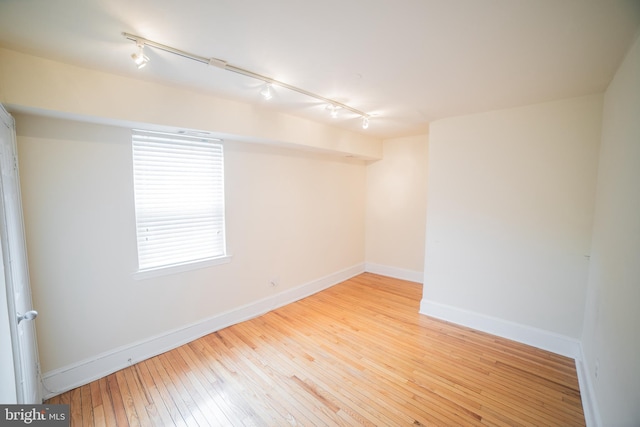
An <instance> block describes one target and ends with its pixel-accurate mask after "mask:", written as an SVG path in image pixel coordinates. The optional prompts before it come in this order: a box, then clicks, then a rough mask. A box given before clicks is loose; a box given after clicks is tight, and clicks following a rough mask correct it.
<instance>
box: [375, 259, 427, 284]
mask: <svg viewBox="0 0 640 427" xmlns="http://www.w3.org/2000/svg"><path fill="white" fill-rule="evenodd" d="M364 269H365V271H366V272H368V273H374V274H379V275H381V276H388V277H393V278H395V279H401V280H408V281H410V282H417V283H422V280H423V279H424V273H423V272H422V271H415V270H407V269H404V268H398V267H392V266H390V265H382V264H374V263H372V262H367V263H365V267H364Z"/></svg>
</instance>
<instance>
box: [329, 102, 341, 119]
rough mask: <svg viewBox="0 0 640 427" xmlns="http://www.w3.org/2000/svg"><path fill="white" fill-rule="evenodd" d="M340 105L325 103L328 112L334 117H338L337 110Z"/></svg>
mask: <svg viewBox="0 0 640 427" xmlns="http://www.w3.org/2000/svg"><path fill="white" fill-rule="evenodd" d="M339 109H340V107H339V106H338V105H333V104H329V105H327V110H329V114H331V118H333V119H335V118H337V117H338V110H339Z"/></svg>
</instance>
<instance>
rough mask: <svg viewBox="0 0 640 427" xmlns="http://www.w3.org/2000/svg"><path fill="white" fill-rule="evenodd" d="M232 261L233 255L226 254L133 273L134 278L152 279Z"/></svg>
mask: <svg viewBox="0 0 640 427" xmlns="http://www.w3.org/2000/svg"><path fill="white" fill-rule="evenodd" d="M230 262H231V255H224V256H220V257H217V258H209V259H205V260H202V261H195V262H185V263H183V264H175V265H168V266H163V267H155V268H148V269H146V270H138V271H136V272H135V273H133V278H134V280H144V279H150V278H152V277H160V276H168V275H170V274H177V273H183V272H185V271H191V270H198V269H200V268H207V267H212V266H214V265H220V264H228V263H230Z"/></svg>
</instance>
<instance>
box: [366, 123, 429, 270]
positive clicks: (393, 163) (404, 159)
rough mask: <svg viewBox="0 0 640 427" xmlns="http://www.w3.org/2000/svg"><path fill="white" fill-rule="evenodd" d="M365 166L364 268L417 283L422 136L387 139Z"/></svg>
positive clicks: (423, 201) (423, 199) (423, 184)
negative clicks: (379, 155)
mask: <svg viewBox="0 0 640 427" xmlns="http://www.w3.org/2000/svg"><path fill="white" fill-rule="evenodd" d="M382 150H383V158H382V160H378V161H375V162H372V163H370V164H369V165H368V166H367V209H366V211H367V214H366V218H367V222H366V260H367V269H368V270H371V271H376V272H377V271H379V272H381V273H383V274H384V273H386V274H389V275H397V276H403V278H407V279H412V280H415V281H422V274H423V266H424V230H425V223H426V221H425V215H426V209H427V151H428V136H427V135H418V136H411V137H405V138H394V139H388V140H385V141H384V142H383V148H382Z"/></svg>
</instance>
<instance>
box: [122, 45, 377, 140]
mask: <svg viewBox="0 0 640 427" xmlns="http://www.w3.org/2000/svg"><path fill="white" fill-rule="evenodd" d="M122 35H123V36H124V37H125V38H127V39H128V40H131V41H133V42H135V43H136V44H137V45H138V53H134V54H133V55H131V57H132V58H133V60H134V61H135V62H136V64H137V65H138V68H142V67H144V66H145V65H146V64H147V62H149V58H148V57H146V56H145V55H144V53H143V48H144V47H145V46H150V47H153V48H156V49H160V50H163V51H165V52H169V53H172V54H174V55H178V56H181V57H183V58H187V59H191V60H193V61H197V62H200V63H202V64H206V65H210V66H212V67H216V68H220V69H223V70H226V71H231V72H233V73H237V74H242V75H243V76H247V77H251V78H253V79H257V80H261V81H263V82H266V85H265V87H264V88H263V89H262V90H261V91H260V94H261V95H262V96H263V97H264V98H265V99H271V98H272V97H273V89H272V88H271V86H272V85H277V86H278V87H283V88H285V89H289V90H291V91H294V92H298V93H300V94H302V95H305V96H309V97H311V98H314V99H316V100H318V101H321V102H322V103H324V104H329V107H331V108H330V109H331V112H330V113H331V117H337V115H338V110H339V109H342V110H347V111H349V112H351V113H353V114H355V115H357V116H360V117H362V128H363V129H366V128H368V127H369V115H368V114H367V113H365V112H364V111H360V110H358V109H356V108H353V107H351V106H350V105H347V104H343V103H341V102H338V101H335V100H333V99H329V98H325V97H324V96H321V95H318V94H316V93H313V92H309V91H308V90H305V89H302V88H299V87H296V86H293V85H290V84H288V83H285V82H283V81H280V80H275V79H272V78H271V77H268V76H264V75H262V74H258V73H256V72H254V71H251V70H247V69H246V68H241V67H237V66H235V65H232V64H229V63H228V62H227V61H225V60H223V59H219V58H206V57H204V56H199V55H195V54H193V53H189V52H186V51H184V50H180V49H176V48H175V47H171V46H167V45H164V44H161V43H157V42H154V41H152V40H148V39H145V38H143V37H139V36H136V35H134V34H129V33H122ZM329 107H327V108H329Z"/></svg>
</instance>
